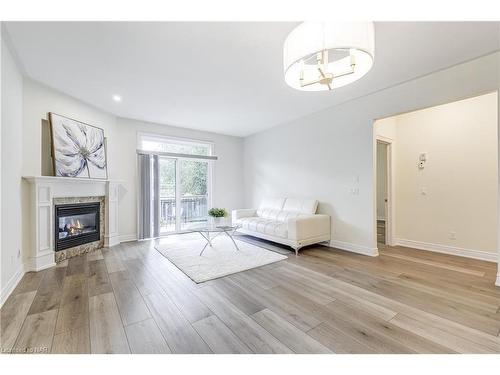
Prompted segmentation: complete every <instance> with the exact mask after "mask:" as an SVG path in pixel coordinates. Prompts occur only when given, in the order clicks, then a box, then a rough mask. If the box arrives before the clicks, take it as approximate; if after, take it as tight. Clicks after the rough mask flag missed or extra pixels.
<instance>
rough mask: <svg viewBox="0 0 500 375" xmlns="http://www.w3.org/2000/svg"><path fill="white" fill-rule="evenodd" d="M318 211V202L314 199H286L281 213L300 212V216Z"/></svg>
mask: <svg viewBox="0 0 500 375" xmlns="http://www.w3.org/2000/svg"><path fill="white" fill-rule="evenodd" d="M317 209H318V201H317V200H315V199H296V198H287V199H286V200H285V204H284V205H283V211H288V212H300V213H302V214H315V213H316V210H317Z"/></svg>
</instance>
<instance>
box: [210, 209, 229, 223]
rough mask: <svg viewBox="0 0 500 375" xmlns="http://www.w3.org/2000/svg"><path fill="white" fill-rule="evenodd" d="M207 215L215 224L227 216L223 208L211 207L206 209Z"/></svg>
mask: <svg viewBox="0 0 500 375" xmlns="http://www.w3.org/2000/svg"><path fill="white" fill-rule="evenodd" d="M208 216H210V217H211V218H212V222H213V223H214V224H215V225H220V224H221V223H222V220H223V218H225V217H226V216H227V211H226V209H225V208H217V207H213V208H211V209H210V210H208Z"/></svg>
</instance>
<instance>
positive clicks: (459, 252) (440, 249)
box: [396, 238, 498, 282]
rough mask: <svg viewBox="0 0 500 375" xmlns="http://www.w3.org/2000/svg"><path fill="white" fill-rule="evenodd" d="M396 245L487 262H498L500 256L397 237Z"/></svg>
mask: <svg viewBox="0 0 500 375" xmlns="http://www.w3.org/2000/svg"><path fill="white" fill-rule="evenodd" d="M396 246H404V247H411V248H414V249H419V250H425V251H434V252H436V253H442V254H449V255H456V256H459V257H465V258H472V259H478V260H484V261H487V262H494V263H497V261H498V256H497V253H495V252H489V251H481V250H474V249H464V248H461V247H454V246H448V245H440V244H435V243H429V242H421V241H414V240H406V239H403V238H396ZM497 282H498V277H497Z"/></svg>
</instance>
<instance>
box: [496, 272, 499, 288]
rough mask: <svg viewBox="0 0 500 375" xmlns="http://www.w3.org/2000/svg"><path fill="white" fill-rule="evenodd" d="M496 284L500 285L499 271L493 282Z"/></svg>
mask: <svg viewBox="0 0 500 375" xmlns="http://www.w3.org/2000/svg"><path fill="white" fill-rule="evenodd" d="M495 285H496V286H500V273H497V281H496V282H495Z"/></svg>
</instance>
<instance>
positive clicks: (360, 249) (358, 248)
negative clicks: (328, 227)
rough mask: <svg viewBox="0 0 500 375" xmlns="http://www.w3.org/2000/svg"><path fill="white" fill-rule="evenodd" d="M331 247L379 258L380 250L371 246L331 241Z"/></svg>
mask: <svg viewBox="0 0 500 375" xmlns="http://www.w3.org/2000/svg"><path fill="white" fill-rule="evenodd" d="M330 247H334V248H336V249H340V250H346V251H350V252H353V253H357V254H362V255H368V256H371V257H376V256H378V249H377V248H376V247H375V248H371V247H369V246H364V245H358V244H355V243H351V242H343V241H338V240H331V241H330Z"/></svg>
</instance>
